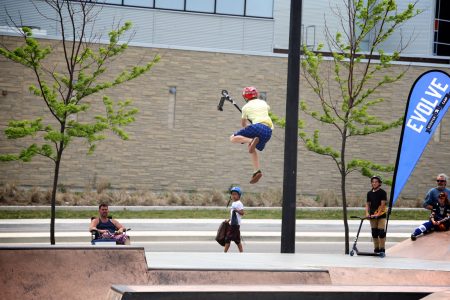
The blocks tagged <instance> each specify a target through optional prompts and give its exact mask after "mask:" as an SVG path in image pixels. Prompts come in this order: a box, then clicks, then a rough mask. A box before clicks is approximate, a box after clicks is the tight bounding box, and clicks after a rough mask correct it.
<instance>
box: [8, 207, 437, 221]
mask: <svg viewBox="0 0 450 300" xmlns="http://www.w3.org/2000/svg"><path fill="white" fill-rule="evenodd" d="M97 214H98V211H97V210H92V211H90V210H59V209H58V210H57V211H56V218H58V219H90V218H91V216H97ZM362 214H363V211H349V212H348V217H350V216H352V215H358V216H361V215H362ZM111 215H112V216H113V217H114V218H116V219H226V218H228V217H229V212H228V210H227V209H225V208H224V209H217V210H216V209H214V210H211V209H192V210H146V211H130V210H125V211H112V212H111ZM281 217H282V212H281V210H280V209H267V210H247V211H246V213H245V218H246V219H281ZM296 217H297V219H304V220H342V210H339V209H336V210H329V209H327V210H320V209H319V210H302V209H297V212H296ZM428 217H429V212H428V211H427V210H424V209H423V210H395V209H393V210H392V214H391V216H390V219H391V220H427V219H428ZM49 218H50V209H48V210H1V209H0V219H49Z"/></svg>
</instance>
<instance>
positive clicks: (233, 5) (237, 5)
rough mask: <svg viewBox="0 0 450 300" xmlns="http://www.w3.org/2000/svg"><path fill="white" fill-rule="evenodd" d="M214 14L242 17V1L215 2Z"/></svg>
mask: <svg viewBox="0 0 450 300" xmlns="http://www.w3.org/2000/svg"><path fill="white" fill-rule="evenodd" d="M216 5H217V6H216V13H218V14H226V15H241V16H243V15H244V0H217V2H216Z"/></svg>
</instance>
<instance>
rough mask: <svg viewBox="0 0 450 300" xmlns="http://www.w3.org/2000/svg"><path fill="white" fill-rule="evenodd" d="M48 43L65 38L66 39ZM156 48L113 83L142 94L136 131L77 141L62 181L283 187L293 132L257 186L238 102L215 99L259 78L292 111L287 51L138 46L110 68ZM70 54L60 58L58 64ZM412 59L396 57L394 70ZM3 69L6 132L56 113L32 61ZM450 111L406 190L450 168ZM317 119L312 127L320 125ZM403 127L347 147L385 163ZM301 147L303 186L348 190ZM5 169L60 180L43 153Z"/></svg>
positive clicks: (276, 144) (279, 139) (358, 190)
mask: <svg viewBox="0 0 450 300" xmlns="http://www.w3.org/2000/svg"><path fill="white" fill-rule="evenodd" d="M0 40H1V43H2V44H4V45H7V46H8V47H10V48H12V47H14V46H17V45H18V43H19V42H20V40H19V39H18V38H14V37H7V36H1V37H0ZM42 42H43V43H51V44H52V45H55V46H56V44H57V41H42ZM156 53H159V54H160V55H161V56H162V59H161V62H160V63H158V64H157V65H156V66H155V67H154V68H153V69H152V70H151V71H150V72H149V73H148V74H146V75H144V76H142V77H141V78H138V79H137V80H135V81H132V82H130V83H127V84H124V85H123V86H121V87H119V88H115V89H114V90H110V91H108V92H107V94H108V95H110V96H111V97H112V98H113V99H115V100H123V99H125V98H131V99H133V100H134V104H135V105H136V106H137V107H138V109H139V110H140V113H139V115H138V117H137V121H136V122H135V123H134V124H132V125H131V126H129V127H128V132H129V133H130V136H131V140H129V141H126V142H123V141H121V140H120V139H118V138H117V137H115V136H112V135H109V136H108V139H107V140H105V141H102V142H100V143H99V144H98V147H97V150H96V151H95V153H94V154H93V155H90V156H86V151H87V146H86V145H85V144H84V142H82V141H74V142H73V143H72V145H71V146H70V147H69V148H68V149H67V151H66V152H65V153H64V157H63V163H62V168H61V176H60V183H61V184H64V185H66V186H68V187H72V188H84V187H88V186H90V187H92V186H95V184H96V183H98V182H100V181H105V182H109V183H111V185H112V186H113V187H114V188H121V189H122V188H123V189H149V190H165V189H170V188H171V189H182V190H203V189H221V190H225V189H226V188H227V187H228V186H229V185H230V184H232V183H238V184H241V185H242V186H243V188H244V190H246V191H262V190H267V189H281V188H282V186H283V155H284V154H283V151H284V144H283V143H284V142H283V138H284V131H283V130H282V129H280V128H277V129H276V130H275V131H274V136H273V138H272V140H271V141H270V142H269V143H268V145H267V147H266V149H265V150H264V151H263V152H262V154H261V155H260V158H261V164H262V169H263V171H264V174H265V176H264V177H263V178H262V180H261V182H260V183H258V184H257V185H250V184H248V181H249V179H250V176H251V172H252V170H251V168H252V167H251V163H250V157H249V155H248V154H247V147H246V146H243V145H234V144H231V143H230V142H229V136H230V135H231V133H232V132H233V131H235V130H237V129H238V127H239V124H240V115H239V113H238V111H237V110H236V109H235V108H234V107H233V106H232V105H231V104H230V103H226V104H225V107H224V111H223V112H219V111H217V108H216V107H217V103H218V100H219V97H220V91H221V90H222V89H227V90H228V91H229V92H230V94H231V95H232V96H233V98H234V99H235V100H236V101H237V102H238V104H239V105H240V106H242V105H243V101H241V97H240V92H241V89H242V87H244V86H247V85H254V86H256V87H257V88H258V89H259V90H260V91H266V92H267V96H268V102H269V104H270V105H271V107H272V110H273V111H274V112H275V113H276V114H278V115H284V114H285V104H284V103H285V101H286V100H285V98H286V73H287V67H286V66H287V58H286V57H264V56H249V55H237V54H224V53H208V52H196V51H182V50H174V49H150V48H138V47H130V48H129V50H128V52H127V53H126V54H125V55H124V56H123V57H122V58H120V59H118V60H116V61H115V62H114V63H113V64H112V66H111V70H112V71H111V72H108V74H112V73H114V71H117V70H120V67H122V66H124V65H126V66H132V65H134V64H136V63H137V62H143V61H147V60H149V59H151V58H152V57H153V55H154V54H156ZM61 63H62V62H61V61H58V65H59V64H61ZM54 64H55V62H54ZM404 68H405V66H395V67H393V68H392V71H393V72H394V71H398V70H400V69H404ZM0 69H1V72H0V89H1V90H6V91H7V95H6V96H2V95H1V94H0V130H1V131H2V132H3V131H4V129H5V126H6V124H7V121H8V120H10V119H16V120H20V119H30V118H34V117H37V116H42V115H44V113H45V114H46V115H48V113H47V112H46V109H45V107H44V105H43V102H42V100H40V99H38V98H36V97H34V96H32V95H30V93H29V92H28V86H29V85H30V84H31V83H34V76H33V74H32V73H31V72H30V71H29V70H25V69H24V68H23V67H21V66H19V65H17V64H14V63H11V62H10V61H7V60H5V58H3V57H0ZM429 69H430V67H421V66H411V67H410V68H409V70H408V72H407V74H406V76H405V77H404V78H403V79H402V80H401V81H400V82H399V83H396V84H395V85H391V86H388V87H385V88H383V89H382V92H380V96H381V97H385V98H386V101H385V103H384V104H382V105H380V106H379V107H378V108H377V109H376V111H375V112H374V113H376V114H380V115H382V116H383V117H385V118H386V119H387V120H392V119H394V118H398V117H400V116H401V115H402V114H403V113H404V109H405V107H404V105H405V103H406V99H407V97H408V94H409V90H410V88H411V85H412V84H413V83H414V81H415V80H416V78H417V77H418V76H419V75H420V74H421V73H423V72H425V71H427V70H429ZM446 71H447V72H448V71H449V70H448V69H446ZM170 86H176V87H177V94H176V109H175V124H174V125H175V126H174V128H173V129H170V126H169V124H168V120H169V115H168V114H169V111H170V108H169V104H170V101H169V87H170ZM300 94H301V98H302V99H305V100H308V99H312V97H314V96H313V94H312V92H311V90H310V89H309V88H308V87H307V86H306V84H305V83H304V81H301V87H300ZM337 96H338V94H336V97H337ZM89 102H90V103H91V104H92V108H93V110H92V111H93V112H95V114H99V113H102V112H103V107H102V104H101V95H97V96H96V97H95V98H91V99H89ZM90 115H92V114H90ZM78 118H79V120H84V119H86V120H87V119H88V118H89V117H88V116H85V115H79V116H78ZM449 118H450V115H447V116H446V118H445V119H444V120H443V122H442V123H441V132H440V135H441V137H440V142H435V141H431V142H430V144H429V146H428V148H427V149H426V150H425V152H424V154H423V156H422V159H421V160H420V162H419V163H418V165H417V167H416V170H415V172H414V173H413V175H412V176H411V178H410V181H409V182H408V184H407V185H406V187H405V189H404V193H403V194H402V195H403V196H407V197H413V198H415V197H419V198H420V197H423V195H424V194H425V192H426V191H427V189H428V188H429V187H430V186H433V185H434V176H435V175H436V174H437V173H440V172H446V173H447V174H449V173H450V170H449V169H448V162H449V161H450V151H449V150H450V141H449V140H450V133H449ZM309 124H310V125H308V129H309V130H311V131H312V130H313V129H315V128H316V126H317V124H311V123H309ZM321 132H322V134H323V139H324V141H326V140H330V141H336V134H337V133H336V132H335V131H333V130H331V129H330V128H322V129H321ZM399 135H400V128H398V129H394V130H392V131H389V132H387V133H384V134H380V135H372V136H366V137H362V138H358V139H354V140H350V141H349V145H348V150H349V152H350V154H352V155H355V157H360V158H371V159H373V161H374V162H376V163H382V164H385V163H394V162H395V158H396V152H397V147H398V139H399ZM29 140H31V139H29ZM36 141H40V139H36ZM23 145H27V144H26V143H24V142H23V141H21V140H11V141H10V140H6V138H5V136H4V134H1V135H0V152H1V153H9V152H11V151H17V150H19V149H20V148H21V146H23ZM298 154H299V155H298V158H299V160H298V180H297V182H298V192H299V193H302V194H317V193H319V192H321V191H329V190H331V191H335V192H336V193H337V192H339V191H340V188H339V184H340V178H339V175H338V172H337V168H336V165H335V164H334V162H332V161H331V160H330V159H327V158H324V157H321V156H318V155H316V154H314V153H310V152H308V151H306V150H305V147H304V145H303V144H302V143H301V142H299V153H298ZM0 168H1V172H0V183H6V182H15V183H16V184H19V185H29V186H50V185H51V183H52V176H53V165H52V163H51V162H50V161H48V160H45V159H43V158H36V159H34V160H33V162H31V163H17V162H9V163H1V164H0ZM347 182H348V186H347V187H348V193H349V194H351V195H357V196H363V195H364V193H365V192H366V190H367V189H368V188H369V184H368V182H367V179H365V178H362V177H361V176H360V175H359V174H357V173H352V174H350V175H349V177H348V180H347ZM387 190H388V191H389V189H388V188H387Z"/></svg>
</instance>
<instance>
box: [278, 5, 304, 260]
mask: <svg viewBox="0 0 450 300" xmlns="http://www.w3.org/2000/svg"><path fill="white" fill-rule="evenodd" d="M301 17H302V1H301V0H291V19H290V25H289V55H288V74H287V94H286V127H285V142H284V175H283V211H282V223H281V253H295V210H296V194H297V193H296V190H297V141H298V105H299V89H300V88H299V79H300V42H301V25H302V22H301Z"/></svg>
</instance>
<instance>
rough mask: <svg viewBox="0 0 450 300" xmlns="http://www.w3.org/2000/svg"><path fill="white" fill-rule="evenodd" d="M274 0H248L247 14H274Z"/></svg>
mask: <svg viewBox="0 0 450 300" xmlns="http://www.w3.org/2000/svg"><path fill="white" fill-rule="evenodd" d="M272 12H273V0H246V3H245V15H246V16H249V17H266V18H272V16H273V13H272Z"/></svg>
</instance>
